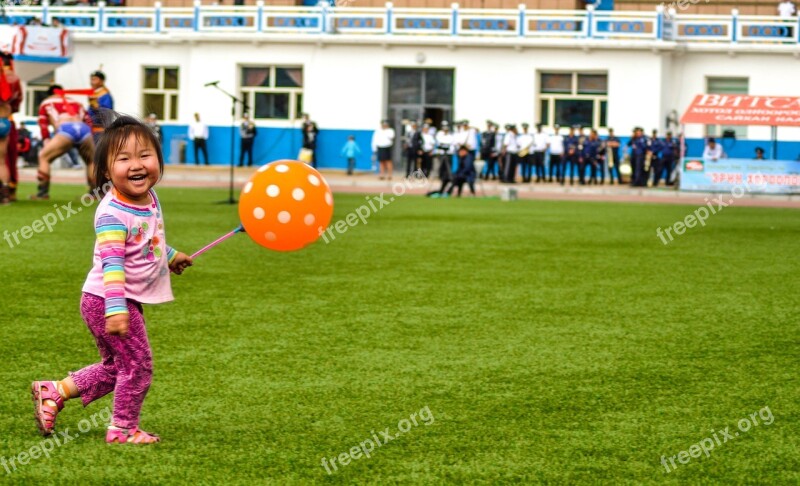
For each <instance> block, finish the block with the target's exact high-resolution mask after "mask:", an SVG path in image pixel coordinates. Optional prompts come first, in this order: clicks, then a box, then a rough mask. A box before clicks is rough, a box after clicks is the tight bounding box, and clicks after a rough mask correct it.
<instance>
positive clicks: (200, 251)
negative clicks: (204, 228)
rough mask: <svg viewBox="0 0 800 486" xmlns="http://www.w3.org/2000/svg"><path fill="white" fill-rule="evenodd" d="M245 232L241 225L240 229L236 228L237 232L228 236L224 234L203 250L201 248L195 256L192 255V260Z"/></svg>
mask: <svg viewBox="0 0 800 486" xmlns="http://www.w3.org/2000/svg"><path fill="white" fill-rule="evenodd" d="M243 231H244V227H242V225H239V227H238V228H236V229H235V230H233V231H231V232H230V233H226V234H224V235H222V236H220V237H219V238H217V239H216V240H214V241H212V242H211V243H209V244H207V245H206V246H204V247H203V248H200V249H199V250H197V251H196V252H194V254H193V255H192V257H191V258H192V259H194V258H196V257H198V256H200V255H202V254H203V253H205V252H206V251H208V250H210V249H211V248H213V247H215V246H217V245H219V244H220V243H222V242H223V241H225V240H227V239H228V238H230V237H231V236H233V235H235V234H236V233H241V232H243Z"/></svg>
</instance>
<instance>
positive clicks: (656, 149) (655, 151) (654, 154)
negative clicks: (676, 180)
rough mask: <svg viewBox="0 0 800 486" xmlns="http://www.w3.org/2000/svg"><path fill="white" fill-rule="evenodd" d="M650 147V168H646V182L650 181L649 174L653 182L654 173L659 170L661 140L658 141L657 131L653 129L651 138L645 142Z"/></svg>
mask: <svg viewBox="0 0 800 486" xmlns="http://www.w3.org/2000/svg"><path fill="white" fill-rule="evenodd" d="M647 143H648V144H649V145H650V153H651V155H650V166H649V167H648V168H647V177H646V179H647V180H650V174H653V178H652V180H653V181H655V178H656V171H657V170H659V169H660V168H661V149H662V147H661V140H659V139H658V130H656V129H655V128H654V129H653V134H652V136H651V137H650V138H649V139H648V140H647Z"/></svg>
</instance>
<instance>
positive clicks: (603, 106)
mask: <svg viewBox="0 0 800 486" xmlns="http://www.w3.org/2000/svg"><path fill="white" fill-rule="evenodd" d="M607 120H608V74H606V73H576V72H543V73H540V74H539V123H541V124H543V125H546V126H553V125H555V124H558V125H561V126H564V127H568V126H572V125H580V126H583V127H594V128H601V127H605V126H606V124H607Z"/></svg>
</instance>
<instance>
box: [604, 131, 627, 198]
mask: <svg viewBox="0 0 800 486" xmlns="http://www.w3.org/2000/svg"><path fill="white" fill-rule="evenodd" d="M605 146H606V159H607V162H608V183H609V184H611V185H614V172H616V174H617V182H618V183H619V185H622V174H620V172H619V163H620V160H619V147H620V142H619V139H618V138H617V137H616V136H614V129H613V128H609V129H608V137H606V143H605ZM604 176H605V171H604V170H603V171H600V184H602V183H603V177H604Z"/></svg>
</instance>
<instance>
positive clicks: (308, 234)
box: [239, 160, 333, 251]
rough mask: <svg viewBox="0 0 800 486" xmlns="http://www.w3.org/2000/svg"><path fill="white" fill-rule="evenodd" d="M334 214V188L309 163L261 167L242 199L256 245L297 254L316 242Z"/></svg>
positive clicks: (241, 207) (243, 217)
mask: <svg viewBox="0 0 800 486" xmlns="http://www.w3.org/2000/svg"><path fill="white" fill-rule="evenodd" d="M332 215H333V193H332V192H331V188H330V186H328V183H327V182H326V181H325V179H324V178H323V177H322V175H321V174H320V173H319V172H317V170H316V169H314V168H313V167H311V166H310V165H308V164H305V163H303V162H299V161H296V160H278V161H276V162H270V163H269V164H266V165H263V166H261V167H260V168H259V169H258V171H257V172H256V173H255V174H253V177H251V178H250V180H249V181H248V182H247V184H245V186H244V188H243V189H242V193H241V195H240V196H239V218H240V220H241V222H242V226H244V229H245V231H246V232H247V234H248V235H249V236H250V238H252V239H253V241H255V242H256V243H258V244H259V245H261V246H265V247H267V248H269V249H270V250H278V251H294V250H299V249H300V248H303V247H304V246H306V245H308V244H310V243H313V242H314V241H316V240H317V238H319V236H320V234H321V233H322V232H323V231H324V230H325V228H327V227H328V223H330V221H331V216H332Z"/></svg>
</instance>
